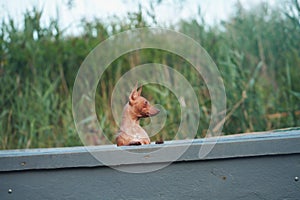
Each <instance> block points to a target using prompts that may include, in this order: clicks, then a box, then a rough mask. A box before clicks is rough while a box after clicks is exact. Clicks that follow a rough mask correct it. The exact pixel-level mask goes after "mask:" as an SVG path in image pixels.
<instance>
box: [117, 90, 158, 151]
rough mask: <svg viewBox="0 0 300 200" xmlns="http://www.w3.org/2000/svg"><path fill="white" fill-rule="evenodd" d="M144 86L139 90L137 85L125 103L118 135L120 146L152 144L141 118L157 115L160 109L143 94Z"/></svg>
mask: <svg viewBox="0 0 300 200" xmlns="http://www.w3.org/2000/svg"><path fill="white" fill-rule="evenodd" d="M141 93H142V87H140V88H139V90H137V85H135V87H134V89H133V90H132V92H131V94H130V95H129V102H128V103H127V104H126V105H125V107H124V110H123V114H122V122H121V126H120V130H119V133H118V135H117V137H116V142H117V145H118V146H128V145H142V144H150V138H149V136H148V134H147V133H146V131H145V130H144V129H143V128H142V127H141V126H140V124H139V120H140V119H141V118H146V117H151V116H154V115H157V114H158V113H159V112H160V111H159V110H158V109H157V108H155V107H154V106H151V105H150V103H149V101H148V100H147V99H145V98H144V97H142V96H141Z"/></svg>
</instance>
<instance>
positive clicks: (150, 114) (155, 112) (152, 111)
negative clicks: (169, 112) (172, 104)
mask: <svg viewBox="0 0 300 200" xmlns="http://www.w3.org/2000/svg"><path fill="white" fill-rule="evenodd" d="M159 112H160V110H158V109H157V108H154V107H153V108H151V110H150V111H149V112H148V113H147V114H148V116H149V117H152V116H155V115H157V114H158V113H159Z"/></svg>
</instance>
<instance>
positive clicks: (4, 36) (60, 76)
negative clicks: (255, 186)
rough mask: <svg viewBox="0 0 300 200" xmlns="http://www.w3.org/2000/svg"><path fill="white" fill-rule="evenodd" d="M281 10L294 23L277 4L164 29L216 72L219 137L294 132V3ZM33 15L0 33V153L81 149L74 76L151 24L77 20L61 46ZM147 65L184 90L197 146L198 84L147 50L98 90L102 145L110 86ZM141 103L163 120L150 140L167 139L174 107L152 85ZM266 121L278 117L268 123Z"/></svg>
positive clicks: (125, 59)
mask: <svg viewBox="0 0 300 200" xmlns="http://www.w3.org/2000/svg"><path fill="white" fill-rule="evenodd" d="M289 3H290V4H289V5H290V6H291V8H293V11H294V14H292V12H289V11H288V10H287V8H286V7H284V4H282V6H281V7H279V8H277V9H273V8H270V7H269V6H267V5H266V4H262V5H260V6H258V7H256V8H252V9H251V10H249V11H248V10H244V9H243V8H242V7H241V6H239V5H237V6H236V13H235V14H233V15H232V16H231V18H230V19H229V20H227V21H224V22H222V23H221V24H218V25H216V26H208V25H206V24H205V21H201V20H199V19H201V16H196V17H195V19H189V20H186V21H181V22H179V23H178V24H172V25H170V27H169V28H172V27H173V28H174V27H176V28H175V29H176V30H177V31H180V32H182V33H185V34H187V35H189V36H190V37H192V38H193V39H194V40H196V41H198V42H199V43H200V44H201V45H202V46H203V47H204V48H205V49H206V50H207V51H208V53H209V54H210V55H211V57H212V59H213V60H214V61H215V63H216V64H217V66H218V68H219V70H220V72H221V74H222V78H223V81H224V84H225V88H226V95H227V116H226V122H225V126H224V129H223V132H224V134H235V133H244V132H252V131H264V130H271V129H279V128H286V127H297V126H299V125H300V116H299V114H297V113H299V112H297V111H299V110H300V104H299V100H300V79H299V77H300V51H299V46H300V34H299V33H300V18H299V14H300V10H298V9H297V5H298V4H297V1H291V2H289ZM288 8H289V7H288ZM41 15H42V12H40V11H38V10H36V9H33V10H32V11H30V12H27V13H26V14H25V15H24V27H23V28H17V27H18V26H17V25H16V24H14V21H13V20H10V21H9V22H8V23H5V22H2V24H1V26H0V27H1V29H0V56H1V57H0V149H16V148H37V147H43V148H44V147H61V146H78V145H82V143H81V140H80V139H79V136H78V135H77V133H76V129H75V125H74V122H73V116H72V100H71V96H72V89H73V88H72V87H73V83H74V80H75V77H76V73H77V70H78V69H79V67H80V65H81V63H82V62H83V60H84V59H85V57H86V56H87V55H88V53H89V52H90V51H91V50H92V49H93V48H94V47H95V46H96V45H97V44H99V43H100V42H101V41H103V40H105V39H106V38H108V37H109V36H110V35H113V34H115V33H118V32H121V31H124V30H128V29H130V28H134V27H143V26H147V25H149V24H151V22H149V21H146V20H145V18H147V17H145V14H144V13H142V11H141V10H140V11H139V12H137V13H130V14H128V18H127V19H116V18H112V19H111V21H109V20H108V21H106V22H102V21H101V20H94V21H85V20H83V21H82V24H81V26H82V27H83V28H84V32H83V33H82V35H80V36H67V35H65V34H64V31H63V30H61V29H60V27H59V26H58V21H57V20H52V22H51V23H50V25H49V26H48V27H41V24H40V16H41ZM148 19H149V17H148ZM152 19H153V20H154V18H152ZM149 62H155V63H162V64H166V65H170V66H172V67H173V68H174V69H176V70H178V71H179V72H180V73H181V74H182V75H184V76H185V77H186V78H187V80H189V81H190V83H191V85H192V87H193V88H194V89H195V92H196V94H197V98H198V101H199V106H200V112H201V113H200V115H201V119H200V122H199V123H200V124H199V129H198V132H197V135H196V137H198V138H199V137H204V136H205V135H206V131H207V128H208V124H209V121H210V113H211V103H210V96H209V93H208V90H207V87H206V85H205V83H204V81H203V80H202V78H201V77H199V76H198V75H196V74H197V73H196V72H195V70H194V69H193V68H192V67H191V66H190V64H189V63H188V62H186V61H185V60H183V59H182V58H179V57H178V56H176V55H173V54H171V53H168V52H165V51H161V50H149V49H146V50H141V51H136V52H131V53H128V54H126V55H123V56H121V57H120V58H118V59H117V60H115V61H114V62H113V63H112V64H111V66H109V68H108V69H107V70H106V71H105V73H104V75H103V77H102V79H101V80H100V82H99V84H98V88H97V95H96V102H97V103H96V108H97V115H98V119H99V122H100V124H101V126H102V128H103V129H104V131H105V133H106V136H107V137H108V138H109V139H111V140H113V137H114V134H115V133H116V131H117V129H118V127H117V126H116V123H115V122H114V119H113V116H112V113H111V110H110V100H111V99H110V98H111V94H112V90H113V88H114V85H115V84H116V82H117V80H118V79H119V78H120V77H121V76H122V74H124V73H125V72H126V71H128V70H129V69H131V68H133V67H134V66H137V65H141V64H144V63H149ZM112 77H113V78H112ZM176 84H180V83H176ZM128 92H129V91H128ZM143 94H144V95H145V96H146V97H148V98H150V99H151V101H152V102H155V103H159V104H161V105H163V106H164V108H165V109H166V110H167V111H168V114H167V122H166V125H165V127H164V128H163V129H162V131H161V132H160V133H159V135H157V136H155V137H153V138H152V139H153V140H155V139H158V138H160V137H163V138H164V139H167V140H171V139H173V138H174V136H175V133H176V132H177V129H178V124H179V122H180V109H179V103H178V100H177V99H176V98H175V96H174V95H173V94H172V93H171V92H170V91H169V90H168V89H167V88H165V87H163V86H158V85H146V86H145V88H144V89H143ZM274 113H277V114H278V115H276V116H277V117H270V115H271V114H274ZM143 123H145V124H147V123H148V121H147V120H145V121H143ZM182 137H184V135H182ZM100 139H101V138H100ZM174 139H178V138H174Z"/></svg>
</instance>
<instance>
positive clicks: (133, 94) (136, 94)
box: [129, 84, 142, 105]
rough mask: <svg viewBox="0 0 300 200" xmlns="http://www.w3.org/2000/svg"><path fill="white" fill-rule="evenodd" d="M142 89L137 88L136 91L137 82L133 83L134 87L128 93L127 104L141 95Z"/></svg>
mask: <svg viewBox="0 0 300 200" xmlns="http://www.w3.org/2000/svg"><path fill="white" fill-rule="evenodd" d="M141 92H142V90H141V89H139V90H138V91H137V84H136V85H135V87H134V88H133V90H132V91H131V93H130V95H129V104H130V105H132V104H133V102H134V101H135V100H136V98H138V97H139V96H140V95H141Z"/></svg>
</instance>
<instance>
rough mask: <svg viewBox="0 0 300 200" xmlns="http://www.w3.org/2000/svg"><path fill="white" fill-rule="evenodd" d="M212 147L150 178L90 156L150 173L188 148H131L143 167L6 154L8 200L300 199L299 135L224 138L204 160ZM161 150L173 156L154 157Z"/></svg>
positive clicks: (2, 160)
mask: <svg viewBox="0 0 300 200" xmlns="http://www.w3.org/2000/svg"><path fill="white" fill-rule="evenodd" d="M209 142H213V139H209V140H203V139H201V140H195V141H194V143H193V144H192V145H191V146H190V147H189V149H188V150H187V151H186V152H185V153H184V154H183V155H182V156H181V158H180V159H178V160H177V162H174V163H172V164H171V165H169V166H168V167H165V168H163V169H161V170H158V171H154V172H150V173H143V174H132V173H124V172H120V171H117V170H115V169H112V168H110V167H107V166H105V165H104V164H103V163H100V162H99V161H98V160H96V159H95V158H94V157H93V156H91V155H90V153H89V152H88V150H89V151H93V152H97V153H100V154H104V155H106V154H108V155H109V156H110V157H111V158H112V159H113V160H114V162H112V164H113V165H114V166H124V167H128V168H131V169H134V168H135V167H144V168H147V167H151V166H153V165H158V164H159V163H164V162H168V161H170V159H169V158H170V156H169V157H168V156H167V155H168V154H170V155H171V154H172V153H174V152H176V150H177V149H180V148H182V147H183V146H185V145H187V141H176V142H174V143H167V144H163V145H148V146H142V147H126V148H125V149H126V150H128V151H133V152H136V153H137V152H144V153H137V155H140V157H139V159H130V158H129V159H127V158H124V159H123V158H122V157H121V156H120V155H122V149H121V148H116V147H115V146H100V147H90V148H89V149H86V148H83V147H75V148H59V149H38V150H37V149H35V150H22V151H19V150H16V151H0V199H1V200H2V199H230V200H232V199H249V200H253V199H272V200H273V199H286V200H291V199H294V200H299V199H300V180H298V181H297V178H296V177H300V131H299V130H294V131H293V130H290V131H289V130H288V131H280V132H273V133H260V134H245V135H238V136H226V137H221V138H220V139H219V140H218V142H217V144H216V145H215V147H214V148H213V150H212V151H211V152H210V154H208V155H207V156H206V157H205V158H201V159H200V158H199V156H198V153H199V149H200V148H201V146H202V145H203V144H204V143H209ZM160 147H164V148H165V149H167V151H166V153H165V155H157V156H155V157H152V156H151V153H149V152H151V151H153V150H156V149H157V148H160ZM145 155H146V156H145Z"/></svg>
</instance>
